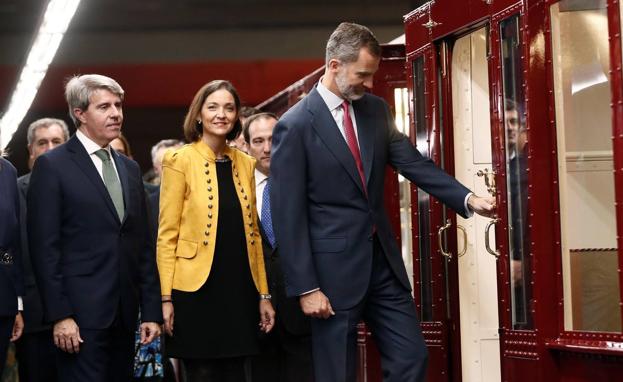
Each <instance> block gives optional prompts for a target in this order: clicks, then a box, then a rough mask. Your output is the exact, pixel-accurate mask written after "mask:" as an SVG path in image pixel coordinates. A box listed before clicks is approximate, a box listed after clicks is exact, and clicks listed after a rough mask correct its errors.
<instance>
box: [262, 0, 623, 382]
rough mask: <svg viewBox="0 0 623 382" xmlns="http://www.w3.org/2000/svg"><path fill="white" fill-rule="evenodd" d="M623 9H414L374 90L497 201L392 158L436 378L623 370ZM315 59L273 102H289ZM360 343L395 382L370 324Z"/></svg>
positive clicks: (410, 130) (604, 1)
mask: <svg viewBox="0 0 623 382" xmlns="http://www.w3.org/2000/svg"><path fill="white" fill-rule="evenodd" d="M621 12H622V7H621V6H620V4H619V1H618V0H617V1H615V0H561V1H553V0H540V1H508V0H462V1H456V0H435V1H430V2H429V3H427V4H425V5H424V6H422V7H420V8H418V9H416V10H414V11H413V12H411V13H410V14H408V15H407V16H405V18H404V21H405V34H406V44H405V47H404V48H405V49H404V51H403V50H402V49H401V48H402V47H401V46H390V47H386V48H385V50H384V54H383V55H384V57H383V60H382V62H381V67H380V70H379V73H378V75H377V76H376V78H375V87H374V89H373V92H374V93H376V94H378V95H380V96H382V97H384V98H385V99H386V100H387V101H388V103H389V104H390V105H391V106H392V107H393V108H394V112H395V113H396V121H397V125H398V127H399V128H400V129H402V130H403V131H404V132H405V133H406V134H409V136H410V137H411V139H412V141H413V143H414V144H416V146H417V148H418V150H420V151H421V152H422V153H423V154H425V155H427V156H429V157H431V158H432V159H433V160H434V161H435V162H436V163H438V164H439V165H440V166H442V167H443V168H445V169H446V171H448V172H449V173H451V174H453V175H454V176H456V177H457V178H458V179H459V180H461V181H462V182H463V183H464V184H466V185H467V186H468V187H470V188H471V189H473V190H474V191H476V192H477V193H478V194H486V193H487V192H490V193H491V194H492V195H495V196H496V198H497V203H498V216H497V218H496V219H485V218H481V217H475V218H472V219H469V220H464V219H462V218H461V217H457V216H456V214H454V213H453V212H452V211H450V210H446V209H445V208H444V206H443V205H441V204H440V203H438V202H437V201H436V200H435V199H434V198H431V197H429V196H428V195H426V194H425V193H423V192H421V191H418V190H417V189H416V188H415V187H411V186H410V185H409V184H408V183H405V182H404V180H403V179H401V178H400V177H399V176H397V175H396V174H394V173H393V172H389V174H390V175H391V176H388V181H387V185H386V191H387V194H386V195H387V198H386V199H387V200H386V204H387V207H388V211H389V213H390V215H391V218H392V221H393V222H394V229H395V232H396V234H397V235H398V236H399V238H398V239H399V240H400V241H401V245H402V248H403V254H404V258H405V266H407V267H408V269H409V270H412V271H413V272H412V273H413V285H414V300H415V303H416V306H417V309H418V313H419V315H420V318H421V320H422V326H423V329H424V334H425V337H426V341H427V344H428V347H429V351H430V355H431V358H430V366H429V372H428V380H429V381H461V380H463V381H485V382H489V381H526V380H529V381H589V380H590V381H620V380H623V315H622V313H621V311H622V309H623V304H621V301H622V290H623V288H621V282H622V278H623V277H622V276H621V272H620V269H621V266H622V265H623V254H621V253H620V251H619V248H620V247H621V245H620V244H621V240H623V83H622V81H623V77H622V75H623V73H622V68H621V66H622V64H621V60H622V57H621V51H622V47H621V18H622V13H621ZM314 75H315V77H313V78H312V77H310V78H307V80H306V81H304V80H302V81H301V82H299V83H298V84H297V86H296V87H295V88H293V89H286V90H285V91H284V92H282V93H281V94H280V95H278V96H276V97H274V98H273V99H271V100H269V101H268V102H267V103H264V104H263V105H262V106H263V107H264V108H265V109H271V110H272V111H277V112H282V111H285V109H287V107H289V106H291V105H292V104H293V103H295V102H296V101H297V99H298V97H299V96H300V94H302V93H304V92H306V91H307V90H309V87H310V86H313V84H315V83H316V82H317V80H318V78H319V76H320V75H321V72H316V73H315V74H314ZM278 100H280V101H279V102H280V103H279V102H278ZM277 105H278V106H277ZM388 171H389V170H388ZM360 350H361V351H360V360H361V367H360V373H359V379H360V380H361V381H380V380H381V379H382V378H381V372H380V368H379V361H378V356H377V355H376V353H375V350H374V346H373V344H372V341H371V339H370V337H369V333H366V331H365V328H363V327H362V328H361V331H360Z"/></svg>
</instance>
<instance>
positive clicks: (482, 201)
mask: <svg viewBox="0 0 623 382" xmlns="http://www.w3.org/2000/svg"><path fill="white" fill-rule="evenodd" d="M467 205H468V206H469V208H471V210H472V211H474V212H475V213H477V214H478V215H481V216H485V217H488V218H490V217H493V216H495V207H496V205H495V198H494V197H493V196H488V197H486V198H481V197H480V196H476V195H474V194H472V195H471V196H470V197H469V199H467Z"/></svg>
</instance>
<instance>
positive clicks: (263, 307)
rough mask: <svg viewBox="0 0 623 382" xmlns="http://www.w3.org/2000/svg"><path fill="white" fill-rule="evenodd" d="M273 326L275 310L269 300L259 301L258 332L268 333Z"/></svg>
mask: <svg viewBox="0 0 623 382" xmlns="http://www.w3.org/2000/svg"><path fill="white" fill-rule="evenodd" d="M274 326H275V309H273V305H272V304H271V303H270V300H260V330H262V331H263V332H264V333H268V332H270V331H271V330H272V329H273V327H274Z"/></svg>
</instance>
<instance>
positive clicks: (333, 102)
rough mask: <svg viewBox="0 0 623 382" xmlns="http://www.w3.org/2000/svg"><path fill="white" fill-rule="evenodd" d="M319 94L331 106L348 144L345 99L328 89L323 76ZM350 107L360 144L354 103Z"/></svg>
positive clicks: (349, 110) (332, 113) (338, 126)
mask: <svg viewBox="0 0 623 382" xmlns="http://www.w3.org/2000/svg"><path fill="white" fill-rule="evenodd" d="M316 90H317V91H318V94H320V98H322V100H323V101H324V103H325V104H326V105H327V107H328V108H329V111H330V112H331V115H332V116H333V119H334V120H335V123H336V124H337V128H338V129H340V133H341V134H342V137H344V141H346V143H347V144H348V141H347V140H346V132H345V131H344V109H343V108H342V104H343V103H344V101H345V100H344V99H342V98H340V97H338V96H337V95H336V94H335V93H333V92H332V91H331V90H329V89H327V87H326V86H324V85H323V84H322V78H321V79H320V82H319V83H318V86H317V87H316ZM349 104H350V106H349V107H348V114H350V120H351V121H353V129H354V130H355V137H357V145H358V146H359V147H361V146H360V145H359V133H358V132H357V119H356V118H355V110H353V104H352V103H350V102H349Z"/></svg>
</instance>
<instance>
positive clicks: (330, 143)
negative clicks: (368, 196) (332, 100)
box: [308, 88, 365, 193]
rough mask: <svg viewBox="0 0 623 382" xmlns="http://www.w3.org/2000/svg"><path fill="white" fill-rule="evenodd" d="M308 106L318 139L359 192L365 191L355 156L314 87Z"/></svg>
mask: <svg viewBox="0 0 623 382" xmlns="http://www.w3.org/2000/svg"><path fill="white" fill-rule="evenodd" d="M308 106H309V108H308V110H309V112H310V113H311V114H312V119H311V125H312V127H313V128H314V130H315V131H316V133H317V134H318V136H319V137H320V139H322V141H323V142H324V144H325V146H327V148H328V149H329V151H331V153H333V155H334V156H335V158H336V159H337V161H338V162H340V164H341V165H342V166H343V167H344V169H345V170H346V172H347V173H348V174H349V175H350V177H351V178H352V180H353V182H355V184H356V185H357V187H359V189H360V190H361V192H362V193H365V192H364V190H363V185H362V184H361V178H360V177H359V172H358V171H357V165H356V164H355V158H353V154H352V153H351V152H350V149H349V148H348V145H347V144H346V141H345V140H344V137H343V136H342V134H341V133H340V129H339V128H338V127H337V125H336V124H335V119H333V115H331V112H330V111H329V108H328V107H327V105H326V104H325V103H324V101H323V99H322V97H321V96H320V94H318V91H317V90H316V88H314V89H313V90H312V91H311V92H310V93H309V96H308Z"/></svg>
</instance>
